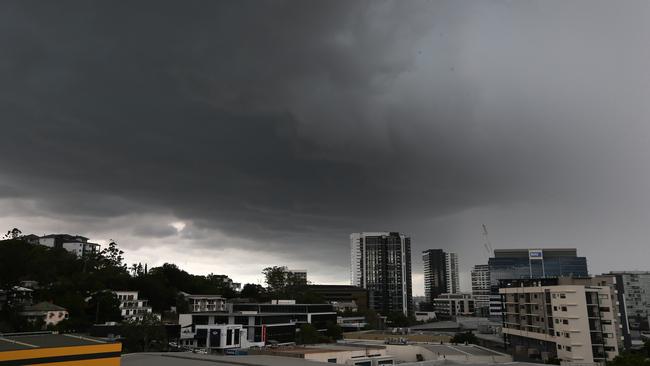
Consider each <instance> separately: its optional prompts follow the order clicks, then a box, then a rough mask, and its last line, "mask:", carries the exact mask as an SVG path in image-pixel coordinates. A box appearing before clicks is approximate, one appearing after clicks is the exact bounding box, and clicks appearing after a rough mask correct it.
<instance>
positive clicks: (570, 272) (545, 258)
mask: <svg viewBox="0 0 650 366" xmlns="http://www.w3.org/2000/svg"><path fill="white" fill-rule="evenodd" d="M488 267H489V270H490V316H491V317H501V298H500V296H499V281H501V280H515V279H531V278H552V277H563V276H564V277H587V276H588V275H589V272H588V270H587V258H585V257H578V251H577V250H576V249H564V248H561V249H495V250H494V257H492V258H490V259H489V260H488Z"/></svg>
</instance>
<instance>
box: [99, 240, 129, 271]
mask: <svg viewBox="0 0 650 366" xmlns="http://www.w3.org/2000/svg"><path fill="white" fill-rule="evenodd" d="M122 254H124V251H122V250H120V248H119V247H118V246H117V243H116V242H115V241H114V240H112V239H111V240H110V242H109V243H108V247H107V248H104V249H102V251H101V252H100V253H99V255H100V257H101V259H103V265H104V266H110V267H119V268H124V269H126V264H124V263H123V261H124V257H122Z"/></svg>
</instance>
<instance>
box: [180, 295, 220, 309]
mask: <svg viewBox="0 0 650 366" xmlns="http://www.w3.org/2000/svg"><path fill="white" fill-rule="evenodd" d="M181 294H182V295H183V297H184V298H185V300H186V301H187V304H188V306H189V310H190V312H192V313H200V312H206V311H226V299H224V298H223V297H221V295H193V294H188V293H186V292H181Z"/></svg>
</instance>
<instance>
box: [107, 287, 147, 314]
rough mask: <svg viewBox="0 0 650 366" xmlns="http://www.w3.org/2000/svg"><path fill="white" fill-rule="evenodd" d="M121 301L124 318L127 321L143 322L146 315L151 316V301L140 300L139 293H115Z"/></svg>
mask: <svg viewBox="0 0 650 366" xmlns="http://www.w3.org/2000/svg"><path fill="white" fill-rule="evenodd" d="M113 293H114V294H115V296H117V299H118V300H120V310H121V312H122V318H123V319H125V320H142V319H143V318H144V315H145V314H151V313H152V308H151V306H149V300H145V299H140V298H138V291H113Z"/></svg>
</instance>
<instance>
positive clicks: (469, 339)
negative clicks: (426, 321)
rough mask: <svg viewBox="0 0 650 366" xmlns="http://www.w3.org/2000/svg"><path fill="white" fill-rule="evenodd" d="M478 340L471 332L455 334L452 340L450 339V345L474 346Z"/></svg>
mask: <svg viewBox="0 0 650 366" xmlns="http://www.w3.org/2000/svg"><path fill="white" fill-rule="evenodd" d="M477 342H478V339H477V338H476V336H475V335H474V333H472V331H471V330H470V331H467V332H465V333H456V334H455V335H454V336H453V338H451V343H473V344H476V343H477Z"/></svg>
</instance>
